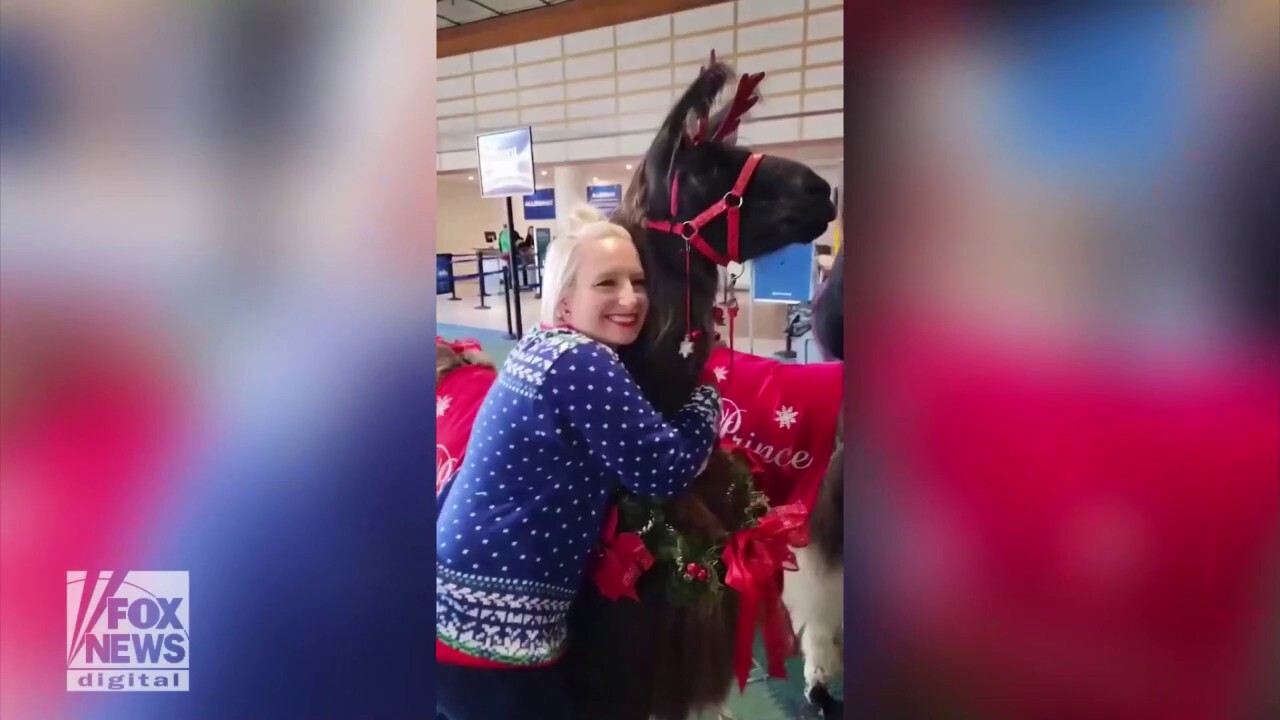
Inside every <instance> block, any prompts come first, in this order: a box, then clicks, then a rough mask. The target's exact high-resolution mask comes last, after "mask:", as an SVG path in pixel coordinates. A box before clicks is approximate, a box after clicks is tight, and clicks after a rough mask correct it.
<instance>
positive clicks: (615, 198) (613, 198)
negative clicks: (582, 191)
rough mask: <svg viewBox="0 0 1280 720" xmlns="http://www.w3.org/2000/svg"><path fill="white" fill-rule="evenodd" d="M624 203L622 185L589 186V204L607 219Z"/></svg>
mask: <svg viewBox="0 0 1280 720" xmlns="http://www.w3.org/2000/svg"><path fill="white" fill-rule="evenodd" d="M621 203H622V186H621V185H588V186H587V204H588V205H591V206H592V207H594V208H596V209H598V210H599V211H600V212H601V213H603V214H604V216H605V217H609V216H610V215H612V214H613V211H615V210H617V209H618V205H619V204H621Z"/></svg>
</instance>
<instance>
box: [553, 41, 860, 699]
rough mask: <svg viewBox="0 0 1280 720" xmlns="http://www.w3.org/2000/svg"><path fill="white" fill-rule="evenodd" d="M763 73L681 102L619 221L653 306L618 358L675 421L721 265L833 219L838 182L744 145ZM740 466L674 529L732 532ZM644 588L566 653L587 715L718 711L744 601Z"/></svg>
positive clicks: (715, 77)
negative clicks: (692, 603) (709, 600)
mask: <svg viewBox="0 0 1280 720" xmlns="http://www.w3.org/2000/svg"><path fill="white" fill-rule="evenodd" d="M762 77H763V76H762V75H754V76H743V77H742V78H741V79H740V81H739V82H738V84H737V92H736V93H735V94H734V96H733V99H732V100H731V101H730V102H729V103H728V104H726V105H725V106H724V107H723V108H722V109H721V110H719V111H718V112H716V113H714V114H713V113H712V110H713V106H714V105H715V103H716V100H717V98H718V97H719V95H720V93H721V91H722V90H724V89H725V88H726V86H727V85H728V84H729V82H730V80H731V79H733V78H734V73H733V71H732V69H731V68H729V66H727V65H725V64H724V63H721V62H715V61H714V58H713V60H712V62H711V64H710V66H709V67H707V68H705V69H704V70H703V71H702V73H701V74H700V75H699V77H698V78H697V80H695V81H694V82H693V84H692V85H690V87H689V89H688V90H687V91H685V93H684V95H683V96H682V97H681V98H680V100H679V101H678V102H677V103H676V104H675V106H674V107H673V109H672V111H671V113H670V114H669V115H668V117H667V119H666V121H665V123H664V124H663V126H662V129H661V130H660V131H659V133H658V135H657V137H656V138H655V139H654V142H653V145H652V146H651V147H650V148H649V150H648V152H647V153H646V154H645V156H644V158H643V160H642V161H641V163H640V164H639V166H638V168H637V170H636V173H635V176H634V177H633V179H632V182H631V184H630V187H629V188H628V191H627V194H626V197H625V198H624V201H623V206H622V207H621V208H620V209H619V211H618V212H617V214H616V215H615V216H614V218H613V219H614V221H615V222H618V223H620V224H622V225H624V226H625V227H626V228H627V229H628V230H629V231H630V232H631V234H632V237H633V238H634V239H635V242H636V245H637V247H638V248H639V249H640V253H641V257H642V259H643V262H644V265H645V269H646V276H647V278H648V282H649V295H650V308H651V309H650V311H649V318H648V319H647V320H646V323H645V328H644V331H643V332H642V334H641V337H640V339H639V340H638V341H637V342H636V343H635V344H633V345H632V346H630V347H627V348H624V349H623V350H622V351H621V353H620V354H621V355H622V358H623V361H624V362H625V363H626V365H627V367H628V369H629V370H630V371H631V372H632V374H633V375H634V376H635V378H636V380H637V381H638V382H639V384H640V386H641V387H642V388H643V389H644V391H645V394H646V396H647V397H648V398H649V400H650V401H651V402H652V403H653V404H654V406H655V407H656V408H657V409H658V410H659V411H660V412H663V413H664V414H667V415H671V414H673V413H675V412H676V411H677V410H678V409H679V408H680V407H681V405H683V404H684V403H685V402H686V400H687V399H688V397H689V395H690V393H691V392H692V391H693V389H694V387H695V386H696V385H697V383H698V381H699V377H700V376H701V374H702V371H703V365H704V364H705V362H706V360H707V357H708V355H709V353H710V351H711V346H712V342H713V334H714V321H713V310H714V307H715V304H716V292H717V284H718V278H719V274H718V271H717V266H718V265H724V264H727V262H728V261H738V262H741V261H745V260H749V259H752V258H755V257H759V256H761V255H765V254H768V253H770V252H772V251H774V250H777V249H779V248H780V247H782V246H784V245H787V244H790V243H809V242H812V241H813V240H815V239H816V238H818V237H819V236H820V235H821V234H822V233H823V232H824V231H825V230H826V228H827V226H828V224H829V223H830V222H831V221H832V220H834V218H835V208H834V206H833V205H832V202H831V188H830V186H829V185H828V184H827V182H826V181H825V180H823V179H822V178H821V177H819V176H818V175H817V174H816V173H814V172H813V171H812V170H810V169H809V168H808V167H806V166H804V165H802V164H800V163H798V162H794V161H791V160H787V159H783V158H777V157H772V156H761V155H759V154H755V153H752V151H751V150H749V149H747V148H744V147H740V146H737V145H736V144H735V142H734V141H735V139H736V131H737V127H738V123H739V121H740V119H741V117H742V115H743V113H744V112H745V111H746V110H747V109H749V108H750V107H751V106H752V105H753V104H754V103H755V102H756V99H757V97H756V95H755V93H754V90H755V87H756V86H757V85H758V83H759V82H760V79H761V78H762ZM735 215H736V217H733V216H735ZM666 222H670V223H671V225H665V224H664V223H666ZM690 351H691V352H690ZM682 353H683V354H682ZM729 468H730V463H729V460H728V458H727V456H725V455H723V454H721V453H719V452H717V453H716V455H714V456H713V458H712V460H711V462H710V464H709V465H708V468H707V470H706V471H705V472H704V473H703V474H702V476H700V477H699V478H698V479H697V480H696V481H695V484H694V488H693V489H692V491H691V492H689V493H687V494H686V495H684V496H682V497H681V498H679V499H677V500H676V501H674V502H672V503H670V505H669V508H668V510H667V512H668V516H669V519H670V520H671V523H672V525H673V526H675V527H676V528H677V529H678V530H680V531H682V532H685V533H687V534H689V535H692V536H695V537H697V538H699V539H705V540H712V539H715V538H721V537H723V536H724V535H725V534H726V528H732V527H734V526H735V524H736V522H737V518H739V517H740V516H741V514H742V510H743V509H742V508H741V507H732V506H730V503H728V502H727V501H726V500H725V499H724V498H725V496H726V493H725V492H724V490H725V488H727V487H728V485H729V482H728V473H729ZM638 592H639V595H640V598H641V602H638V603H637V602H634V601H628V600H622V601H618V602H614V601H611V600H608V599H605V598H604V597H602V596H601V595H600V594H599V593H597V592H596V589H595V587H594V586H592V585H591V584H590V583H588V585H587V586H586V587H585V588H584V589H583V592H582V593H581V594H580V595H579V599H578V601H577V603H576V605H575V609H574V611H573V613H572V616H571V618H570V630H569V632H570V645H569V654H568V657H567V658H566V663H567V668H568V671H569V673H570V678H571V685H572V687H573V692H574V694H575V696H576V700H577V702H578V705H579V717H581V718H589V719H590V720H604V719H606V718H607V719H608V720H631V719H633V718H634V720H648V719H649V718H650V717H656V718H659V719H660V720H685V719H686V718H687V717H689V715H690V714H691V713H693V712H697V711H700V710H706V709H710V708H716V707H719V706H720V705H721V704H722V703H723V701H724V699H725V698H726V697H727V696H728V693H729V690H730V687H731V685H732V682H733V674H734V670H733V656H734V650H735V642H734V637H735V631H736V624H737V621H738V618H737V614H738V613H737V594H736V593H734V592H732V591H727V592H725V593H723V600H722V602H721V603H720V604H719V606H715V607H706V606H701V607H696V608H694V607H679V606H674V605H672V604H671V603H669V602H668V599H667V597H666V594H665V588H664V587H663V585H662V583H661V580H660V579H659V578H656V577H654V575H653V574H652V573H650V574H648V575H646V576H642V577H641V579H640V581H639V587H638Z"/></svg>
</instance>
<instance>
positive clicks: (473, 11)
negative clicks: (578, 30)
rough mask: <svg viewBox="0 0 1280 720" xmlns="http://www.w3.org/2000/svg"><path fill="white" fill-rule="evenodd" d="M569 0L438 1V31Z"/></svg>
mask: <svg viewBox="0 0 1280 720" xmlns="http://www.w3.org/2000/svg"><path fill="white" fill-rule="evenodd" d="M562 2H567V0H436V29H437V30H441V29H444V28H451V27H457V26H459V25H465V24H467V23H473V22H480V21H481V20H489V19H491V18H496V17H501V16H503V15H512V14H514V13H518V12H525V11H526V10H537V9H538V8H544V7H547V6H548V5H556V4H558V3H562Z"/></svg>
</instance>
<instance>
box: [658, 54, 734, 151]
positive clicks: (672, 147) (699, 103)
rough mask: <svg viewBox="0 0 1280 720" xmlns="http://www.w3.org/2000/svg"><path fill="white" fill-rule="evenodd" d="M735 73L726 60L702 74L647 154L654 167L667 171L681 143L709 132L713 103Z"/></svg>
mask: <svg viewBox="0 0 1280 720" xmlns="http://www.w3.org/2000/svg"><path fill="white" fill-rule="evenodd" d="M731 72H732V71H731V70H730V69H729V67H728V66H727V65H725V64H724V63H720V62H717V63H714V64H712V65H711V66H710V67H708V68H706V69H705V70H703V71H702V73H701V74H699V75H698V79H696V80H694V81H693V83H692V84H690V85H689V88H688V89H687V90H685V91H684V94H683V95H681V96H680V99H679V100H677V101H676V104H675V105H674V106H672V108H671V112H670V113H668V114H667V119H666V120H665V121H663V124H662V128H661V129H660V130H659V131H658V134H657V136H656V137H655V138H654V139H653V144H652V145H651V146H650V147H649V152H647V153H646V154H645V157H646V158H647V159H648V160H649V163H650V165H651V166H654V169H659V168H660V169H662V171H663V172H665V170H666V169H667V168H668V167H669V166H670V164H671V159H672V158H673V157H674V156H675V154H676V152H677V151H678V150H679V149H680V147H681V145H683V144H685V143H688V142H690V141H691V139H692V138H696V137H697V136H698V131H699V130H700V129H702V130H703V132H704V135H705V132H706V130H705V129H704V126H705V125H706V124H709V123H708V119H709V115H710V113H711V106H712V103H714V102H715V99H716V97H717V96H718V95H719V94H720V91H721V90H722V89H723V88H724V86H725V83H726V82H728V80H729V76H730V74H731Z"/></svg>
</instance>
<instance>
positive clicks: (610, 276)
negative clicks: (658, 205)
mask: <svg viewBox="0 0 1280 720" xmlns="http://www.w3.org/2000/svg"><path fill="white" fill-rule="evenodd" d="M575 220H576V221H577V224H578V227H576V228H574V229H573V230H572V231H571V232H570V233H569V235H568V236H567V237H565V238H564V239H563V240H558V241H557V242H555V243H553V244H552V246H551V248H550V251H549V252H548V254H547V267H546V278H545V279H546V284H545V287H546V289H547V292H546V293H544V295H543V299H542V317H543V319H544V323H543V324H542V325H541V326H540V327H538V328H537V329H535V330H533V331H532V332H530V333H529V334H528V335H527V336H525V337H524V338H523V339H522V340H521V341H520V342H519V343H518V344H517V345H516V347H515V348H514V349H513V350H512V351H511V354H510V355H509V356H508V358H507V361H506V363H505V365H504V366H503V368H502V372H501V374H500V375H499V377H498V381H497V383H495V385H494V387H493V389H492V390H491V391H490V393H489V395H488V397H487V398H486V399H485V401H484V405H483V406H482V407H481V410H480V413H479V415H478V416H477V418H476V425H475V427H474V428H473V431H472V435H471V441H470V442H469V443H468V447H467V453H466V459H465V460H464V462H463V465H462V468H461V469H460V470H459V471H458V473H457V475H455V476H454V479H453V481H452V482H451V483H450V485H449V489H448V492H447V493H446V495H445V497H444V499H443V501H442V507H441V513H440V516H439V520H438V521H437V524H436V536H437V548H436V550H437V559H436V662H437V668H438V680H437V682H438V685H437V691H436V692H437V698H438V701H437V702H438V706H437V707H438V710H439V711H440V712H442V713H444V715H446V716H447V717H448V718H449V720H473V719H476V720H480V719H483V720H506V719H507V718H521V719H522V720H526V719H534V718H548V719H549V720H550V719H552V718H554V719H555V720H565V719H566V718H572V717H573V712H572V710H571V708H570V706H569V699H568V694H567V692H566V688H565V687H564V685H563V680H562V677H561V674H560V670H559V667H558V665H557V661H558V660H559V659H560V658H561V656H562V654H563V651H564V644H565V636H566V614H567V613H568V610H569V605H570V603H571V602H572V600H573V598H574V596H575V595H576V594H577V592H578V590H579V587H580V585H581V583H582V579H583V576H584V573H585V571H586V567H587V562H588V558H589V557H590V554H591V552H592V549H593V547H594V545H595V542H596V538H597V536H598V535H599V534H600V530H601V525H602V523H603V518H604V512H605V510H606V508H607V506H608V504H609V502H610V500H611V498H612V496H613V492H614V490H615V488H616V487H617V485H618V484H619V483H620V484H621V485H622V486H624V487H625V488H626V489H627V490H629V491H631V492H633V493H637V494H640V495H647V496H653V497H670V496H673V495H676V494H677V493H680V492H681V491H683V490H685V489H686V488H687V487H688V486H689V484H690V483H691V482H692V481H693V478H694V477H696V476H697V474H698V473H699V472H700V471H701V469H702V467H703V466H704V465H705V464H706V461H707V459H708V457H710V454H711V450H712V447H713V445H714V444H715V441H716V430H715V428H716V424H717V422H718V419H719V407H720V400H719V396H718V395H717V393H716V391H715V389H714V388H713V387H711V386H703V387H699V388H698V389H697V390H695V391H694V393H693V396H692V397H691V398H690V400H689V403H688V404H687V405H685V407H684V408H683V409H682V410H681V411H680V412H679V413H678V414H677V415H676V417H675V418H674V420H673V421H672V422H670V423H668V422H665V421H664V420H663V418H662V416H661V415H659V414H658V413H657V412H656V411H655V410H654V409H653V407H652V406H651V405H650V404H649V403H648V401H646V400H645V399H644V396H643V395H642V394H641V391H640V388H639V387H638V386H637V385H636V383H635V381H634V380H633V379H632V378H631V377H630V375H628V374H627V371H626V370H625V369H624V368H623V366H622V364H621V362H619V360H618V356H617V354H616V353H615V351H616V349H617V348H619V347H622V346H624V345H628V344H630V343H632V342H635V340H636V338H637V337H638V336H639V334H640V328H641V326H642V325H643V323H644V319H645V314H646V311H647V309H648V296H647V295H646V292H645V285H644V271H643V269H642V268H641V265H640V258H639V255H638V254H637V252H636V248H635V246H634V244H633V243H632V241H631V237H630V235H628V233H627V231H626V230H624V229H623V228H621V227H619V226H617V225H614V224H612V223H607V222H603V221H602V220H601V219H600V216H599V215H598V214H597V213H595V212H594V211H590V210H582V211H580V212H579V213H578V214H577V215H576V216H575Z"/></svg>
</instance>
